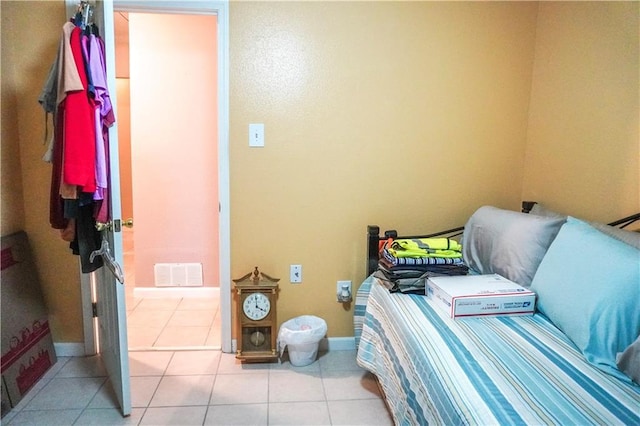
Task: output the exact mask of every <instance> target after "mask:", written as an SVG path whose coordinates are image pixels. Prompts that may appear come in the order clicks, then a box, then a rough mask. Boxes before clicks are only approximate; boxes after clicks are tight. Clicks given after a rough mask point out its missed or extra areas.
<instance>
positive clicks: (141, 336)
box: [126, 293, 222, 350]
mask: <svg viewBox="0 0 640 426" xmlns="http://www.w3.org/2000/svg"><path fill="white" fill-rule="evenodd" d="M126 305H127V337H128V339H129V349H131V350H138V349H151V348H170V349H177V348H184V347H207V348H209V349H220V348H221V334H220V333H221V329H222V326H221V324H220V309H219V307H220V299H219V297H217V298H197V299H195V298H191V299H190V298H162V299H156V298H151V299H150V298H136V297H133V294H131V295H129V294H128V293H127V297H126Z"/></svg>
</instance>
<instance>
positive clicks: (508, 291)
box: [425, 274, 536, 318]
mask: <svg viewBox="0 0 640 426" xmlns="http://www.w3.org/2000/svg"><path fill="white" fill-rule="evenodd" d="M425 289H426V290H425V291H426V294H427V297H428V298H429V299H431V300H433V302H434V305H436V306H438V307H439V308H440V309H442V310H444V311H445V312H446V313H447V314H449V316H450V317H451V318H465V317H481V316H496V315H533V311H534V308H535V302H536V295H535V293H534V292H532V291H530V290H527V289H526V288H524V287H522V286H520V285H518V284H516V283H514V282H513V281H510V280H508V279H506V278H504V277H502V276H500V275H498V274H490V275H459V276H444V277H431V278H429V279H428V280H427V285H426V286H425Z"/></svg>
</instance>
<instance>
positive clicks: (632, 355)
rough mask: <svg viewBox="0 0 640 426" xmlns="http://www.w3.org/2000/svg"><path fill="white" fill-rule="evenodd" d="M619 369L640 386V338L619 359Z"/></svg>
mask: <svg viewBox="0 0 640 426" xmlns="http://www.w3.org/2000/svg"><path fill="white" fill-rule="evenodd" d="M616 363H617V365H618V369H619V370H620V371H622V372H623V373H624V374H626V375H627V376H629V377H631V380H633V381H634V382H636V383H637V384H639V385H640V336H638V338H637V339H636V341H635V342H633V343H632V344H630V345H629V346H628V347H627V349H625V350H624V352H622V353H621V354H620V355H619V356H618V359H617V362H616Z"/></svg>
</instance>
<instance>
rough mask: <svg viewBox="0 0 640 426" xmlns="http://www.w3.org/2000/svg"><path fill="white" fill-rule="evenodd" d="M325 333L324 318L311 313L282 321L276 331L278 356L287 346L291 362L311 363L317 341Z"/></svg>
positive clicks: (298, 364) (315, 352)
mask: <svg viewBox="0 0 640 426" xmlns="http://www.w3.org/2000/svg"><path fill="white" fill-rule="evenodd" d="M326 333H327V323H326V322H325V320H323V319H322V318H319V317H316V316H313V315H302V316H299V317H295V318H292V319H290V320H288V321H285V322H283V323H282V325H281V326H280V330H279V331H278V348H279V350H280V357H282V354H283V353H284V349H285V348H286V347H287V346H289V361H290V362H291V364H293V365H296V366H302V365H308V364H311V363H312V362H313V361H314V360H315V358H316V355H317V353H318V343H319V342H320V340H321V339H322V338H323V337H324V336H325V334H326Z"/></svg>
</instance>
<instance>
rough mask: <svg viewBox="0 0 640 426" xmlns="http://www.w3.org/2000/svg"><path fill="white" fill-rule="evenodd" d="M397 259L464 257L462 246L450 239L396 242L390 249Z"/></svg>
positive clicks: (419, 239) (421, 239)
mask: <svg viewBox="0 0 640 426" xmlns="http://www.w3.org/2000/svg"><path fill="white" fill-rule="evenodd" d="M388 251H389V253H391V255H392V256H395V257H398V258H399V257H447V258H458V257H462V246H461V245H460V243H458V242H457V241H455V240H450V239H449V238H415V239H400V240H395V241H393V243H392V244H391V247H390V248H389V249H388Z"/></svg>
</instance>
